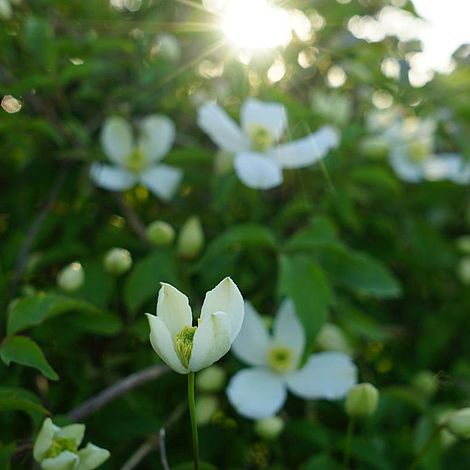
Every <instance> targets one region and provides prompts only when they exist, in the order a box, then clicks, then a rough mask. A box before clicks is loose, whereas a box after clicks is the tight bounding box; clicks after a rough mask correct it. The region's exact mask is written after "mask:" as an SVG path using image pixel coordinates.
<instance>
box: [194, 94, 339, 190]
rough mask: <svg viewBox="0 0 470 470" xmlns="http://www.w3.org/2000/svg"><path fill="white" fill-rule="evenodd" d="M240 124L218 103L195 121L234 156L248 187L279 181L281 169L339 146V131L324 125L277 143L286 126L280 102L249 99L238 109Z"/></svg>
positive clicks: (205, 107)
mask: <svg viewBox="0 0 470 470" xmlns="http://www.w3.org/2000/svg"><path fill="white" fill-rule="evenodd" d="M240 121H241V127H239V126H238V125H237V124H236V123H235V121H234V120H233V119H232V118H231V117H230V116H229V115H228V114H227V113H226V112H225V111H224V110H223V109H222V108H221V107H220V106H218V105H217V104H215V103H208V104H205V105H203V106H202V107H201V108H200V109H199V112H198V124H199V126H200V127H201V129H202V130H203V131H204V132H205V133H206V134H207V135H208V136H209V137H210V138H211V139H212V140H213V141H214V143H215V144H217V145H218V146H219V147H220V149H221V150H224V151H226V152H230V153H232V154H234V155H235V158H234V167H235V172H236V173H237V175H238V177H239V178H240V180H241V181H242V182H243V183H244V184H245V185H246V186H249V187H250V188H255V189H270V188H274V187H276V186H279V185H280V184H281V183H282V170H283V169H284V168H287V169H293V168H303V167H306V166H309V165H312V164H313V163H316V162H317V161H319V160H321V159H322V158H324V157H325V156H326V155H327V154H328V152H329V151H330V150H331V149H332V148H335V147H337V146H338V144H339V136H338V132H337V131H336V130H335V129H334V128H333V127H331V126H324V127H322V128H320V129H319V130H318V131H317V132H315V133H313V134H310V135H308V136H307V137H304V138H302V139H299V140H296V141H294V142H287V143H284V144H281V143H279V142H280V140H281V138H282V136H283V135H284V133H285V131H286V128H287V113H286V109H285V107H284V106H283V105H282V104H280V103H267V102H263V101H259V100H257V99H254V98H248V99H247V100H246V101H245V102H244V104H243V106H242V108H241V112H240Z"/></svg>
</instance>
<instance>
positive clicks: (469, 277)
mask: <svg viewBox="0 0 470 470" xmlns="http://www.w3.org/2000/svg"><path fill="white" fill-rule="evenodd" d="M457 275H458V276H459V279H460V280H461V281H462V282H463V283H464V284H470V256H464V257H463V258H462V259H461V260H460V261H459V264H458V265H457Z"/></svg>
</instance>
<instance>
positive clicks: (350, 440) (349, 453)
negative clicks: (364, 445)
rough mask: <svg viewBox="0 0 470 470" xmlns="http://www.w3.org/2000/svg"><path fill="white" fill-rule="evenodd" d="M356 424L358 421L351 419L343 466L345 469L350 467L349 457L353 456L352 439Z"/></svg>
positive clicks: (347, 432)
mask: <svg viewBox="0 0 470 470" xmlns="http://www.w3.org/2000/svg"><path fill="white" fill-rule="evenodd" d="M355 424H356V419H355V418H354V417H351V418H350V420H349V424H348V430H347V431H346V447H345V448H344V458H343V464H344V467H345V468H348V467H349V456H350V455H351V443H352V437H353V434H354V426H355Z"/></svg>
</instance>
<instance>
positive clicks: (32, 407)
mask: <svg viewBox="0 0 470 470" xmlns="http://www.w3.org/2000/svg"><path fill="white" fill-rule="evenodd" d="M0 411H24V412H25V413H28V414H30V415H32V416H33V417H34V416H35V415H37V414H38V413H39V414H41V415H45V414H48V411H47V410H46V409H45V408H44V407H43V406H42V405H41V402H40V400H39V398H37V397H36V395H34V393H31V392H30V391H29V390H25V389H23V388H18V387H0Z"/></svg>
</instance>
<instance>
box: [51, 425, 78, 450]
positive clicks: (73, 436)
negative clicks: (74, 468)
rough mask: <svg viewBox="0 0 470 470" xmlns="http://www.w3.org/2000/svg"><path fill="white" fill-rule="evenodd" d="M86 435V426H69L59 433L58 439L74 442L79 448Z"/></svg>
mask: <svg viewBox="0 0 470 470" xmlns="http://www.w3.org/2000/svg"><path fill="white" fill-rule="evenodd" d="M84 435H85V425H84V424H69V425H68V426H64V427H63V428H61V429H60V430H59V431H58V432H57V434H56V438H59V439H60V438H62V439H67V440H73V441H74V442H75V444H76V445H77V447H78V446H79V445H80V444H81V443H82V441H83V436H84Z"/></svg>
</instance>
